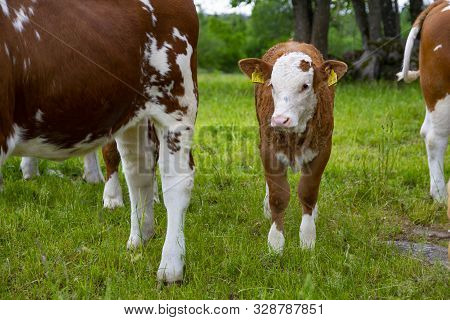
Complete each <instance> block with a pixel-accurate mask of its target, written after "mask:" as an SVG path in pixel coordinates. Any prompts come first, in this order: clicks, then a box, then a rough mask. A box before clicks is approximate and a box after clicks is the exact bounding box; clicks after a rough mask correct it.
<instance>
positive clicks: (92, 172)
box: [83, 152, 105, 184]
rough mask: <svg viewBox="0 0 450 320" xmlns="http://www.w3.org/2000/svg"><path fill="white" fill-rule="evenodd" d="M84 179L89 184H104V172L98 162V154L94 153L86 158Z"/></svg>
mask: <svg viewBox="0 0 450 320" xmlns="http://www.w3.org/2000/svg"><path fill="white" fill-rule="evenodd" d="M83 179H84V180H85V181H86V182H87V183H92V184H95V183H100V182H104V181H105V178H103V174H102V170H101V169H100V165H99V162H98V157H97V153H96V152H93V153H90V154H88V155H86V156H85V157H84V174H83Z"/></svg>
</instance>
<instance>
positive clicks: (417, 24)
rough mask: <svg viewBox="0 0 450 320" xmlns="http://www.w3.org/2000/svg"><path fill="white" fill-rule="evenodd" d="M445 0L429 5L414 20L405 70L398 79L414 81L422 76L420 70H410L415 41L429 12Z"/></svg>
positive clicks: (406, 51) (405, 56)
mask: <svg viewBox="0 0 450 320" xmlns="http://www.w3.org/2000/svg"><path fill="white" fill-rule="evenodd" d="M442 2H443V1H442V0H441V1H436V2H434V3H432V4H431V5H429V6H428V7H427V8H426V9H425V10H423V11H422V13H421V14H420V15H419V16H418V17H417V19H416V21H414V24H413V27H412V28H411V31H410V32H409V35H408V40H406V46H405V54H404V57H403V70H402V71H401V72H399V73H397V80H398V81H401V80H403V81H405V82H406V83H409V82H413V81H414V80H417V79H418V78H419V77H420V71H419V70H417V71H409V62H410V60H411V53H412V50H413V47H414V41H415V40H416V38H417V35H418V34H419V32H420V29H421V28H422V24H423V21H424V20H425V18H426V17H427V16H428V13H430V11H431V10H433V9H434V8H435V7H437V6H438V5H440V4H441V3H442Z"/></svg>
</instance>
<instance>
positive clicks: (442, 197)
mask: <svg viewBox="0 0 450 320" xmlns="http://www.w3.org/2000/svg"><path fill="white" fill-rule="evenodd" d="M445 189H446V188H445V184H444V187H443V188H438V187H436V186H435V185H433V186H432V187H431V190H430V195H431V197H432V198H433V199H434V201H436V202H438V203H442V204H446V203H447V190H445Z"/></svg>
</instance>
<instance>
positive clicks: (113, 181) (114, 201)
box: [103, 172, 123, 209]
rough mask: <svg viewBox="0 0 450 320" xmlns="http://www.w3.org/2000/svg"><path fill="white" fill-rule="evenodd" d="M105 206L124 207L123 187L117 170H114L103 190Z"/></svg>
mask: <svg viewBox="0 0 450 320" xmlns="http://www.w3.org/2000/svg"><path fill="white" fill-rule="evenodd" d="M103 207H104V208H106V209H114V208H118V207H123V196H122V188H121V187H120V181H119V176H118V174H117V172H114V173H113V174H112V175H111V177H110V178H109V180H108V181H107V182H106V184H105V189H104V191H103Z"/></svg>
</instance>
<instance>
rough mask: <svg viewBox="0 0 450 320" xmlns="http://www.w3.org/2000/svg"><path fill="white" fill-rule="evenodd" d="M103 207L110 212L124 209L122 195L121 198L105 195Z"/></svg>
mask: <svg viewBox="0 0 450 320" xmlns="http://www.w3.org/2000/svg"><path fill="white" fill-rule="evenodd" d="M103 207H104V208H105V209H110V210H112V209H115V208H120V207H123V199H122V194H121V195H120V197H110V196H109V195H103Z"/></svg>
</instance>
